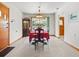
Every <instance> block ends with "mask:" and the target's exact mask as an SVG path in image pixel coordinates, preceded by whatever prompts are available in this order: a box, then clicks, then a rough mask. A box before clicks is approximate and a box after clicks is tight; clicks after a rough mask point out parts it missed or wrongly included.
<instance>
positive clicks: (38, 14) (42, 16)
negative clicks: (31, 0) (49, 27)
mask: <svg viewBox="0 0 79 59" xmlns="http://www.w3.org/2000/svg"><path fill="white" fill-rule="evenodd" d="M40 8H41V3H40V4H39V6H38V13H37V14H36V18H44V15H43V14H42V13H41V10H40Z"/></svg>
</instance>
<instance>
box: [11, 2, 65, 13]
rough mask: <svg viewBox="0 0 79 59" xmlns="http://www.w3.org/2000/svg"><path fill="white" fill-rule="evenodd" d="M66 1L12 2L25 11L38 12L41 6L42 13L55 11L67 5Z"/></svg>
mask: <svg viewBox="0 0 79 59" xmlns="http://www.w3.org/2000/svg"><path fill="white" fill-rule="evenodd" d="M65 3H66V2H12V4H14V5H15V6H16V7H17V8H19V9H20V10H21V11H22V12H24V13H32V14H33V13H38V9H39V8H38V6H40V10H41V13H53V12H55V11H56V10H57V9H56V8H61V7H62V6H63V5H65Z"/></svg>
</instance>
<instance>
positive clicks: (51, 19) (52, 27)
mask: <svg viewBox="0 0 79 59" xmlns="http://www.w3.org/2000/svg"><path fill="white" fill-rule="evenodd" d="M32 16H34V15H33V14H23V18H25V17H28V18H30V19H31V17H32ZM45 16H48V17H49V26H50V27H49V34H50V35H55V14H46V15H45Z"/></svg>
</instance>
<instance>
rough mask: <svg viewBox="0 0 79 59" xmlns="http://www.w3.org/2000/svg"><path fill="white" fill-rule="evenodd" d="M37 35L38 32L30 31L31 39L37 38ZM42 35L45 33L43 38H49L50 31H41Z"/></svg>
mask: <svg viewBox="0 0 79 59" xmlns="http://www.w3.org/2000/svg"><path fill="white" fill-rule="evenodd" d="M36 35H37V34H36V33H34V32H30V33H29V41H31V40H32V38H35V36H36ZM41 35H43V38H46V39H47V40H48V39H49V33H48V32H44V33H41Z"/></svg>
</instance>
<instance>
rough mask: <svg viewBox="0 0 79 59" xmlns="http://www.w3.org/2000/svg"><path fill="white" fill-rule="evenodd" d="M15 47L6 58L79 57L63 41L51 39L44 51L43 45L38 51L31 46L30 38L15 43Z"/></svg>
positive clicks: (78, 53)
mask: <svg viewBox="0 0 79 59" xmlns="http://www.w3.org/2000/svg"><path fill="white" fill-rule="evenodd" d="M11 46H13V47H15V48H14V49H13V50H12V51H11V52H9V53H8V54H7V55H6V57H78V56H79V51H77V50H75V49H74V48H72V47H71V46H69V45H67V44H66V43H64V41H62V40H61V39H58V38H56V37H52V36H51V37H50V40H49V43H48V45H45V47H44V50H42V47H41V44H40V46H39V47H38V48H39V49H37V50H36V51H35V50H34V46H33V45H30V44H29V41H28V37H24V38H22V39H21V40H18V41H17V42H15V43H13V44H12V45H11Z"/></svg>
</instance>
